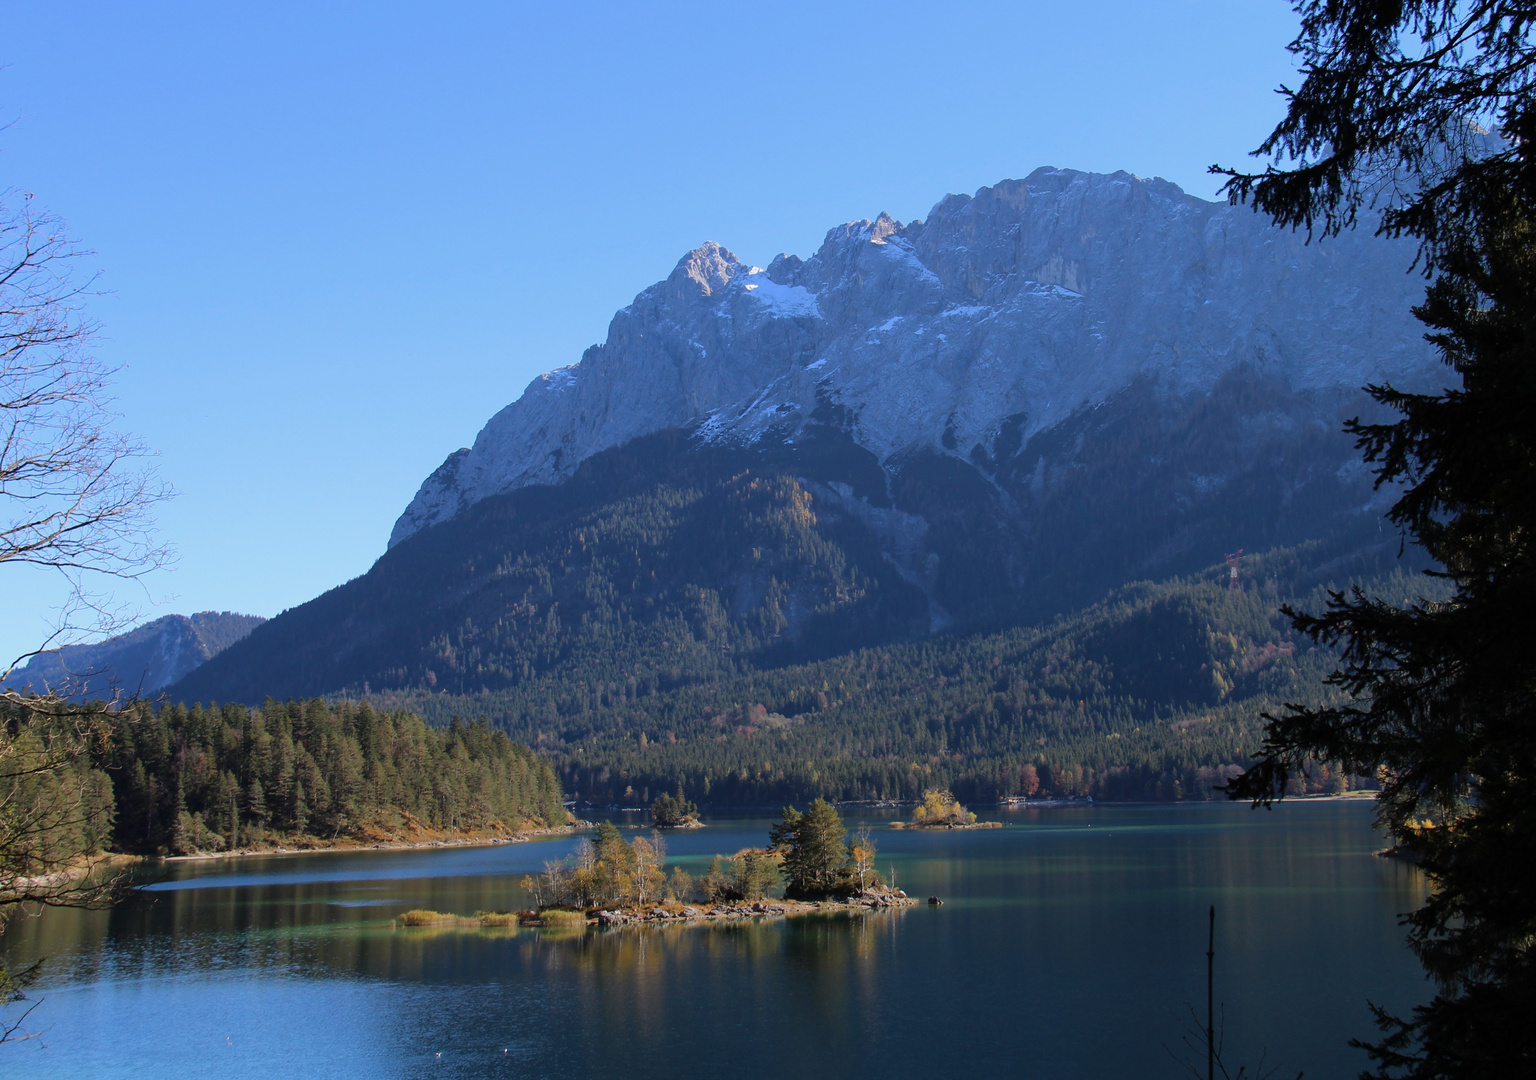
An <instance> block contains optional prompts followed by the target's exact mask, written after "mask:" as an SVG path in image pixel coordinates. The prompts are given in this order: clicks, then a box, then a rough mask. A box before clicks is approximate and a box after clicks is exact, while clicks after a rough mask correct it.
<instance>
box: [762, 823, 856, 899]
mask: <svg viewBox="0 0 1536 1080" xmlns="http://www.w3.org/2000/svg"><path fill="white" fill-rule="evenodd" d="M768 835H769V838H770V839H771V840H772V841H773V844H774V845H775V846H776V847H781V848H783V849H784V876H785V877H786V878H787V879H788V887H787V888H786V889H785V890H784V895H785V896H789V897H795V898H816V897H824V896H828V895H830V894H832V893H833V892H835V891H836V890H837V887H838V884H839V882H838V878H839V875H840V871H841V870H842V869H843V865H844V863H845V862H846V861H847V857H848V852H847V849H846V848H844V846H843V838H844V837H845V836H847V835H848V830H847V829H845V828H844V827H843V819H842V818H841V817H840V816H839V815H838V812H837V811H836V810H835V809H834V808H833V806H832V804H831V803H829V802H827V801H826V800H825V799H816V800H815V801H814V802H812V803H811V805H810V806H809V807H807V808H806V811H805V813H803V814H802V813H800V812H799V811H798V810H796V809H795V808H794V807H792V806H786V807H785V808H784V816H783V819H782V820H781V821H780V822H779V823H778V824H776V825H774V826H773V827H772V828H771V829H770V830H769V833H768Z"/></svg>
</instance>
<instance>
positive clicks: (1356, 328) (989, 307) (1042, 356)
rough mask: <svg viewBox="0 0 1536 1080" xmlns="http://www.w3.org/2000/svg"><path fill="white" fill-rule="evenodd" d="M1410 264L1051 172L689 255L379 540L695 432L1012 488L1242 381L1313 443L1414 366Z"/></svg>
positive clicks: (1394, 246) (1129, 182)
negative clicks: (1150, 415) (784, 245)
mask: <svg viewBox="0 0 1536 1080" xmlns="http://www.w3.org/2000/svg"><path fill="white" fill-rule="evenodd" d="M1412 256H1413V248H1412V246H1411V245H1410V244H1407V243H1402V242H1397V243H1394V242H1388V241H1383V240H1380V239H1377V238H1373V237H1369V236H1366V235H1362V234H1347V235H1345V236H1343V237H1340V238H1337V239H1333V240H1327V241H1323V242H1318V243H1313V244H1310V245H1309V244H1308V243H1307V241H1306V237H1305V235H1303V234H1296V233H1290V232H1283V231H1280V230H1277V229H1275V228H1274V227H1273V226H1271V225H1269V224H1268V222H1267V220H1266V219H1264V218H1262V217H1260V216H1258V215H1256V214H1254V213H1253V211H1252V210H1250V209H1248V208H1245V207H1234V206H1229V205H1227V204H1225V203H1212V202H1206V201H1204V200H1201V199H1197V198H1194V197H1192V196H1189V195H1186V194H1185V193H1183V192H1182V191H1180V190H1179V189H1178V188H1177V187H1176V186H1175V185H1173V184H1170V183H1167V182H1166V181H1162V180H1143V179H1139V178H1137V177H1134V176H1130V175H1128V174H1126V173H1116V174H1114V175H1110V176H1103V175H1093V174H1088V173H1080V172H1073V171H1070V170H1061V169H1040V170H1037V171H1036V172H1035V173H1033V174H1031V175H1030V177H1029V178H1028V179H1026V180H1023V181H1006V182H1004V183H1001V184H998V185H996V186H995V187H991V188H983V189H982V190H980V191H979V192H977V193H976V195H975V196H974V197H969V196H965V195H951V196H949V197H947V198H945V199H944V200H943V201H941V202H940V203H939V204H938V205H937V206H935V207H934V208H933V211H932V212H931V213H930V214H929V216H928V219H927V220H926V221H918V222H913V223H911V224H908V225H901V224H900V223H898V222H895V221H892V220H891V219H890V218H889V217H887V216H885V215H883V214H882V215H880V216H879V217H878V218H877V219H876V220H874V221H860V222H854V223H851V224H848V225H843V226H840V227H838V228H836V229H833V230H832V231H831V232H829V233H828V234H827V237H826V240H825V242H824V243H823V244H822V246H821V249H820V250H819V251H818V252H817V253H816V254H815V255H814V256H812V257H811V258H810V259H809V260H806V261H801V260H800V259H799V258H797V257H794V256H787V255H781V256H779V257H778V258H776V259H775V260H773V262H772V263H771V264H770V265H769V267H768V268H767V269H766V270H762V269H759V268H757V267H752V266H745V265H743V264H742V263H741V262H739V261H738V260H737V259H736V258H735V256H734V255H732V254H731V253H730V252H729V251H727V250H725V249H724V248H722V247H720V246H719V245H717V244H713V243H711V244H705V245H704V246H703V247H700V248H699V249H697V250H695V251H693V252H690V253H689V254H688V255H687V256H685V257H684V258H683V259H682V261H681V262H679V263H678V265H677V267H676V269H675V270H673V272H672V274H671V275H670V276H669V277H668V278H667V279H666V280H665V281H661V282H658V283H657V284H656V285H654V286H652V287H651V288H649V289H647V290H645V291H644V292H642V293H641V294H640V295H639V296H637V297H636V298H635V301H634V302H633V303H632V304H630V305H629V306H628V307H626V308H624V309H623V310H622V311H620V312H619V313H618V314H617V315H615V316H614V319H613V322H612V324H611V325H610V327H609V331H608V340H607V341H606V343H605V344H603V345H600V346H594V347H593V348H591V349H589V350H588V351H587V353H586V354H585V355H584V356H583V357H582V359H581V362H580V363H579V364H575V365H573V366H570V367H565V368H560V369H558V370H556V371H552V372H550V373H548V374H546V375H542V376H540V377H539V378H538V379H535V380H534V381H533V383H531V384H530V385H529V387H528V389H527V390H525V391H524V393H523V395H522V397H521V398H519V399H518V400H517V401H515V402H513V403H512V404H511V405H509V406H507V407H506V408H505V409H503V410H502V411H501V412H499V413H497V414H496V416H494V417H493V418H492V419H491V421H490V422H489V423H488V424H486V426H485V428H484V430H482V431H481V433H480V435H479V436H478V437H477V438H476V440H475V445H474V446H473V447H472V448H468V449H465V450H459V451H456V452H455V453H453V454H451V455H450V456H449V457H448V459H447V460H446V461H445V462H444V463H443V465H442V466H441V467H440V468H439V469H438V470H437V471H436V472H434V473H433V474H432V476H430V477H429V478H428V479H427V480H426V482H425V483H423V485H422V487H421V490H420V491H419V492H418V493H417V495H416V497H415V499H413V500H412V502H411V504H410V506H408V507H407V508H406V510H405V512H404V513H403V514H402V515H401V516H400V519H399V521H398V522H397V523H396V525H395V528H394V532H393V534H392V536H391V538H390V543H391V545H393V544H397V543H399V542H401V541H402V540H404V539H405V538H406V537H408V536H411V535H413V534H414V533H416V532H417V531H419V530H420V529H422V528H425V527H427V526H429V525H432V524H436V523H438V522H441V521H445V520H448V519H449V518H452V517H454V516H456V515H458V514H460V513H462V512H463V511H464V510H465V509H466V508H467V507H468V506H471V505H473V504H474V503H476V502H478V501H479V500H481V499H484V498H487V497H489V496H491V495H496V494H501V493H504V492H508V491H513V490H517V489H519V488H523V487H527V486H529V485H532V484H555V483H559V482H561V481H563V480H566V479H569V478H570V477H571V476H572V475H573V474H574V472H575V470H576V469H577V467H579V465H580V464H581V463H582V462H583V461H586V460H588V459H589V458H591V457H592V456H593V455H594V454H596V453H598V452H600V451H602V450H604V449H608V448H611V447H616V446H621V445H623V444H624V443H626V442H628V441H630V440H631V439H634V438H636V437H638V436H642V435H647V434H651V433H654V432H657V431H661V430H664V429H667V428H681V427H687V426H690V425H691V426H693V427H694V428H695V429H696V430H697V431H698V433H699V435H700V436H701V438H703V439H705V440H708V441H711V442H728V443H746V444H759V445H761V444H765V443H769V442H772V443H778V444H782V443H786V442H787V443H790V444H794V443H797V442H800V441H803V440H805V439H807V438H812V439H814V438H815V433H816V429H817V428H818V426H819V425H820V424H825V423H827V422H833V423H835V425H836V426H837V427H839V428H841V429H842V430H845V431H847V432H848V433H849V434H850V435H851V437H852V439H853V441H854V442H856V443H857V444H858V445H859V446H860V447H862V448H864V449H866V450H868V451H869V452H870V453H871V454H872V455H873V456H874V458H875V459H876V461H877V462H878V463H879V465H880V466H881V468H882V470H883V471H884V472H885V473H886V474H887V476H889V477H894V476H896V475H898V474H900V473H901V472H902V471H903V470H904V469H905V468H907V467H908V466H909V465H910V464H911V463H912V462H913V461H915V460H921V459H924V458H933V457H937V458H942V459H948V460H950V461H953V462H956V463H959V464H961V465H972V466H975V467H976V468H977V469H978V470H979V471H980V472H981V473H982V474H983V475H987V476H991V475H992V474H995V473H996V471H997V470H999V469H1004V470H1007V471H1011V472H1013V473H1017V472H1018V471H1019V469H1020V468H1021V467H1022V465H1023V464H1025V463H1026V462H1021V461H1019V460H1018V458H1019V455H1020V452H1021V450H1022V449H1023V448H1025V447H1027V446H1028V445H1029V444H1030V443H1031V442H1032V441H1033V440H1036V439H1039V438H1043V439H1046V440H1050V439H1051V437H1052V433H1055V434H1056V440H1055V441H1058V442H1059V441H1060V440H1061V438H1071V437H1075V432H1076V431H1078V430H1080V429H1081V428H1082V427H1083V426H1084V425H1085V422H1086V420H1087V418H1086V416H1085V413H1087V412H1089V411H1092V410H1097V409H1100V408H1104V407H1114V406H1115V405H1117V404H1119V405H1121V406H1126V405H1129V406H1130V407H1131V408H1134V409H1136V410H1138V411H1139V410H1144V409H1146V408H1148V407H1152V408H1156V409H1157V410H1158V411H1159V412H1161V413H1162V414H1163V416H1162V418H1161V422H1162V424H1163V425H1164V426H1166V425H1168V424H1174V423H1177V422H1178V421H1179V420H1180V419H1181V418H1183V417H1186V416H1188V415H1189V413H1190V412H1191V410H1193V409H1198V408H1199V407H1200V403H1202V402H1203V401H1205V400H1206V399H1207V398H1208V396H1209V395H1210V394H1211V392H1212V390H1213V388H1215V387H1217V386H1219V385H1221V384H1222V383H1223V380H1224V379H1226V380H1230V379H1232V378H1234V377H1235V378H1237V379H1239V380H1241V381H1245V382H1247V383H1248V384H1250V385H1252V386H1253V387H1255V388H1259V389H1258V391H1257V392H1258V393H1260V394H1263V395H1266V396H1267V395H1269V394H1270V393H1274V392H1278V393H1279V395H1280V396H1279V397H1278V399H1276V400H1275V401H1274V402H1273V404H1272V408H1270V409H1267V410H1266V409H1259V410H1255V413H1254V415H1255V419H1256V420H1257V421H1259V422H1260V423H1261V424H1264V425H1265V426H1268V427H1275V426H1279V427H1284V428H1289V427H1294V426H1295V425H1296V423H1297V422H1299V421H1304V420H1314V421H1321V422H1322V423H1323V424H1324V426H1325V427H1327V429H1328V430H1329V431H1330V432H1331V431H1333V430H1334V429H1335V428H1336V427H1337V425H1336V424H1335V423H1334V420H1336V419H1337V415H1338V414H1339V413H1340V412H1342V411H1346V410H1347V409H1349V408H1353V407H1355V402H1356V401H1358V394H1357V391H1358V390H1359V388H1360V387H1361V386H1363V385H1364V384H1365V383H1367V382H1370V381H1372V380H1374V379H1380V378H1383V377H1391V378H1394V379H1399V380H1401V379H1409V380H1415V381H1417V380H1422V379H1424V378H1425V377H1427V376H1428V375H1429V373H1430V370H1431V364H1432V360H1431V357H1430V353H1429V351H1428V349H1427V348H1426V346H1425V345H1424V343H1423V341H1422V340H1421V331H1420V330H1419V328H1418V327H1417V325H1416V324H1415V323H1414V322H1413V320H1412V319H1411V318H1410V317H1409V315H1408V309H1409V307H1410V306H1411V305H1412V304H1413V303H1415V302H1417V300H1418V298H1419V293H1420V291H1421V287H1422V285H1421V282H1420V280H1419V279H1418V278H1417V276H1414V275H1410V274H1407V273H1406V272H1405V271H1406V270H1407V268H1408V266H1409V263H1410V261H1411V259H1412ZM1341 394H1342V395H1344V398H1345V400H1343V401H1340V400H1339V395H1341ZM1298 410H1299V412H1300V413H1301V414H1304V415H1297V412H1298ZM1095 419H1096V420H1098V421H1099V423H1100V424H1101V425H1102V421H1103V418H1102V417H1097V418H1095ZM1089 426H1092V425H1089ZM1220 478H1221V474H1220V473H1217V474H1213V475H1205V474H1201V475H1199V476H1192V477H1188V478H1187V481H1188V483H1189V484H1191V485H1193V486H1194V487H1195V488H1196V489H1198V488H1199V486H1200V484H1201V483H1202V482H1203V483H1207V484H1209V483H1216V482H1219V481H1220ZM1045 479H1046V478H1044V477H1042V478H1041V480H1042V481H1044V480H1045ZM1194 493H1195V494H1198V491H1196V492H1194Z"/></svg>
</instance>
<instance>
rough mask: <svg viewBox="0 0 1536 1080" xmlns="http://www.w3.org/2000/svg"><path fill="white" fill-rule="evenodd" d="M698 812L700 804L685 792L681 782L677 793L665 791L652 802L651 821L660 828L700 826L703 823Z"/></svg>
mask: <svg viewBox="0 0 1536 1080" xmlns="http://www.w3.org/2000/svg"><path fill="white" fill-rule="evenodd" d="M698 814H699V807H698V804H696V803H694V802H691V801H690V800H689V799H688V797H687V796H686V795H684V794H683V787H682V785H681V784H679V785H678V787H677V794H676V795H669V794H667V793H666V792H665V791H663V792H662V793H661V794H660V795H658V796H656V801H655V802H653V803H651V823H652V824H653V825H655V826H656V827H657V828H658V829H691V828H698V827H699V826H700V825H701V822H700V821H699V817H698Z"/></svg>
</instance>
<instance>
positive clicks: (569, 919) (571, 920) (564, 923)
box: [539, 908, 587, 928]
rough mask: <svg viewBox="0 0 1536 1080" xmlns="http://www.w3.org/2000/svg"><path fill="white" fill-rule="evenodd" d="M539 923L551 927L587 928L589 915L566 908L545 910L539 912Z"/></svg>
mask: <svg viewBox="0 0 1536 1080" xmlns="http://www.w3.org/2000/svg"><path fill="white" fill-rule="evenodd" d="M539 922H540V923H542V924H543V925H545V926H550V927H562V928H563V927H575V926H586V925H587V915H586V912H583V911H568V910H566V909H565V908H544V909H543V910H541V911H540V912H539Z"/></svg>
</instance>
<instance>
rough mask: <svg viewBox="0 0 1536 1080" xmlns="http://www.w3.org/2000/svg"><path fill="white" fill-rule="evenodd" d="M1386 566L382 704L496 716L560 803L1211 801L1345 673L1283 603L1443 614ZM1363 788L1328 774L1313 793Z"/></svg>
mask: <svg viewBox="0 0 1536 1080" xmlns="http://www.w3.org/2000/svg"><path fill="white" fill-rule="evenodd" d="M1395 555H1396V547H1395V545H1393V546H1392V547H1391V548H1390V550H1389V549H1386V548H1379V549H1376V550H1375V551H1372V552H1369V553H1365V554H1355V555H1342V554H1341V552H1340V551H1339V550H1338V549H1336V548H1335V549H1332V550H1330V549H1329V548H1328V547H1327V546H1326V545H1321V544H1308V545H1304V546H1303V547H1302V548H1300V549H1288V550H1281V551H1274V552H1270V553H1267V554H1265V555H1263V556H1260V557H1258V558H1255V559H1252V560H1250V561H1249V564H1248V568H1247V569H1246V570H1245V571H1244V579H1245V583H1246V584H1245V588H1244V589H1243V591H1238V592H1233V591H1230V590H1228V589H1227V588H1226V587H1225V584H1226V568H1225V567H1224V566H1222V567H1219V568H1211V569H1210V570H1209V571H1207V572H1206V573H1203V574H1200V575H1196V576H1194V577H1191V578H1187V579H1179V580H1174V581H1169V582H1165V583H1161V584H1153V583H1149V582H1142V583H1137V584H1133V585H1130V586H1127V587H1125V588H1123V589H1120V590H1117V591H1115V592H1114V593H1113V594H1111V595H1110V596H1109V597H1108V598H1106V599H1105V600H1104V601H1102V602H1100V603H1098V604H1094V605H1092V606H1090V607H1088V608H1087V609H1085V610H1083V611H1080V612H1077V613H1074V614H1072V615H1070V616H1065V617H1061V618H1058V619H1054V620H1051V621H1050V622H1048V623H1046V624H1044V625H1040V626H1029V627H1014V628H1010V629H1007V630H1003V631H1000V632H993V633H981V634H973V635H965V636H957V635H948V634H946V635H938V636H934V637H929V638H927V639H925V640H922V641H918V642H912V643H907V644H901V645H890V646H883V647H872V648H865V649H860V650H857V651H854V652H851V653H848V654H845V655H841V656H837V657H832V658H829V659H825V660H820V661H816V662H812V663H805V664H792V665H787V666H784V667H780V668H777V669H774V670H758V671H746V672H743V673H741V674H737V675H734V676H723V677H720V678H718V679H716V680H714V681H709V682H702V681H701V682H696V683H692V684H679V685H676V686H674V687H672V688H668V687H666V686H665V685H663V686H659V687H658V686H657V685H656V684H655V683H652V682H650V681H648V680H646V679H645V678H643V677H642V678H636V677H635V676H636V675H637V674H643V669H639V668H630V667H627V666H626V665H625V664H624V663H623V658H616V659H612V660H609V661H606V662H605V661H602V660H597V661H594V662H590V663H588V664H586V665H584V666H582V667H580V668H578V669H576V670H573V671H570V672H567V673H564V674H563V676H562V677H560V678H546V679H542V680H537V681H532V682H529V683H527V684H524V685H522V686H519V687H518V688H516V689H510V690H505V691H490V692H485V693H480V694H473V695H468V696H462V695H445V694H431V693H423V692H420V691H407V692H391V693H386V694H383V695H379V698H380V700H382V701H384V702H386V703H389V704H390V705H391V706H407V707H410V708H412V709H416V710H418V711H420V712H422V714H423V715H425V716H427V717H429V718H433V719H436V720H438V721H439V722H446V721H447V720H448V719H449V718H451V717H452V716H456V715H459V716H489V717H493V718H495V721H496V722H497V723H498V724H500V725H502V726H504V727H505V728H506V729H507V730H508V731H509V732H510V733H511V734H512V735H513V737H514V738H517V739H521V740H526V741H527V742H528V743H529V744H530V745H532V746H534V747H535V749H538V750H540V751H541V752H543V753H545V754H547V755H549V756H551V757H552V759H553V760H554V761H555V763H556V765H557V767H558V769H559V770H560V774H561V777H562V781H563V783H564V785H565V787H566V789H567V790H568V791H570V792H571V793H573V794H575V795H577V796H580V797H583V798H590V799H594V800H596V801H599V802H609V801H619V802H627V803H631V804H632V803H634V802H636V801H645V800H647V799H649V798H651V797H654V796H655V795H656V794H658V793H659V792H661V791H663V790H666V791H671V790H674V789H675V788H676V787H677V786H679V785H681V786H682V787H683V789H684V791H685V792H686V793H687V794H688V795H689V796H690V797H692V798H694V799H696V800H700V801H708V802H711V803H715V804H721V803H741V804H749V805H774V804H775V803H778V802H784V801H788V800H803V799H807V798H810V797H812V796H815V795H825V796H828V797H831V798H839V799H911V798H914V797H917V796H919V795H920V794H921V792H922V790H923V789H924V788H926V787H931V786H935V785H938V786H948V787H952V788H953V790H954V791H955V792H956V794H958V795H960V796H961V797H962V798H968V799H977V800H986V799H991V798H995V797H999V796H1015V795H1034V796H1046V795H1051V796H1072V795H1088V794H1091V795H1094V796H1096V797H1100V798H1112V799H1117V798H1118V799H1172V798H1208V797H1210V796H1211V789H1212V787H1213V785H1215V784H1219V783H1221V782H1222V781H1223V779H1224V778H1227V777H1230V776H1232V775H1235V774H1236V773H1237V772H1238V771H1240V768H1241V766H1242V765H1244V764H1245V763H1246V762H1247V761H1248V754H1249V753H1250V752H1251V751H1252V750H1253V749H1254V747H1255V746H1256V745H1257V741H1258V739H1259V738H1260V736H1261V733H1262V728H1263V721H1262V718H1261V714H1262V713H1264V712H1266V711H1269V712H1278V711H1280V710H1281V709H1282V708H1283V706H1284V703H1286V702H1300V701H1317V700H1319V699H1320V698H1321V697H1322V696H1324V694H1325V693H1326V688H1325V687H1324V685H1323V679H1324V676H1325V675H1326V674H1327V673H1328V671H1329V670H1331V669H1332V667H1333V665H1334V657H1333V656H1332V655H1331V654H1329V653H1328V652H1327V651H1326V650H1319V649H1318V648H1316V647H1315V646H1314V645H1313V644H1312V643H1311V642H1310V641H1307V640H1305V639H1298V638H1297V636H1296V635H1295V634H1294V632H1293V631H1291V629H1290V627H1289V623H1288V621H1287V620H1286V619H1284V617H1282V616H1281V615H1279V613H1278V611H1277V608H1278V606H1279V604H1280V603H1282V602H1285V601H1287V600H1291V601H1294V602H1296V603H1299V604H1301V605H1303V606H1306V607H1309V608H1311V609H1313V610H1317V609H1320V608H1321V607H1322V606H1323V605H1324V604H1325V603H1326V599H1327V589H1328V588H1330V587H1338V586H1339V585H1340V584H1341V583H1343V582H1346V581H1355V580H1364V581H1365V582H1366V583H1367V585H1368V587H1369V588H1370V589H1371V590H1372V591H1374V592H1376V593H1378V594H1379V595H1382V596H1384V597H1386V598H1389V599H1392V600H1397V601H1401V600H1404V599H1409V598H1413V597H1417V596H1421V595H1428V596H1432V597H1433V596H1437V595H1438V594H1439V590H1440V583H1439V582H1438V581H1436V580H1435V579H1430V578H1425V577H1424V576H1422V575H1421V574H1419V573H1417V572H1414V570H1413V569H1412V568H1411V567H1407V566H1404V565H1401V564H1398V563H1397V561H1396V559H1395ZM1361 782H1362V779H1361V778H1356V777H1347V776H1340V775H1335V774H1333V773H1331V772H1330V771H1329V770H1328V769H1327V768H1326V767H1324V768H1320V769H1319V770H1318V771H1317V772H1316V773H1314V775H1313V776H1312V777H1311V778H1310V780H1309V781H1308V782H1307V783H1308V784H1310V790H1328V791H1341V790H1346V789H1348V788H1351V787H1353V786H1356V785H1357V784H1359V783H1361ZM1365 782H1368V778H1367V780H1366V781H1365Z"/></svg>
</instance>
